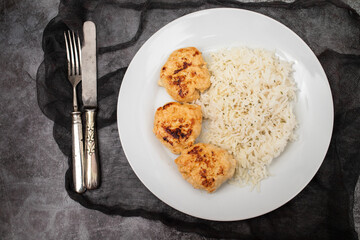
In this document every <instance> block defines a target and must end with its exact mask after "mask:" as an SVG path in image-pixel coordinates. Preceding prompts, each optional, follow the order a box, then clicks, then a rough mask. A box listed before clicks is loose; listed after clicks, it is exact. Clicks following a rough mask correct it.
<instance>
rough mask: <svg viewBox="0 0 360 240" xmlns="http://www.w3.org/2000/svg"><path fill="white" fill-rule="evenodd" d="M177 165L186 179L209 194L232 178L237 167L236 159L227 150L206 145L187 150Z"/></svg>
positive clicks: (177, 160) (194, 146)
mask: <svg viewBox="0 0 360 240" xmlns="http://www.w3.org/2000/svg"><path fill="white" fill-rule="evenodd" d="M175 163H176V164H177V166H178V169H179V171H180V173H181V175H182V176H183V178H184V179H186V180H187V181H188V182H189V183H191V184H192V185H193V186H194V187H195V188H198V189H204V190H206V191H208V192H209V193H211V192H214V191H215V190H216V189H217V188H219V187H220V186H221V184H223V183H224V182H226V181H227V180H228V179H230V178H232V176H233V175H234V172H235V167H236V162H235V159H234V158H233V156H232V155H230V154H229V153H228V152H227V151H226V150H224V149H222V148H219V147H216V146H214V145H211V144H204V143H198V144H195V145H193V146H192V147H190V148H188V149H185V150H184V151H183V152H182V153H181V155H180V156H179V157H178V158H177V159H175Z"/></svg>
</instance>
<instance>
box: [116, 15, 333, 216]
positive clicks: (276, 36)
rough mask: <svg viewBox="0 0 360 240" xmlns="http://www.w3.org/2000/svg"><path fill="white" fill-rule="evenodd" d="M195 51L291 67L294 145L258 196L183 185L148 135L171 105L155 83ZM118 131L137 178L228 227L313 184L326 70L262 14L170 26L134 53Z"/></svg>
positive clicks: (327, 107) (324, 137)
mask: <svg viewBox="0 0 360 240" xmlns="http://www.w3.org/2000/svg"><path fill="white" fill-rule="evenodd" d="M187 46H194V47H197V48H198V49H199V50H200V51H202V52H205V54H206V52H207V51H211V50H216V49H219V48H221V47H230V46H248V47H259V48H266V49H269V50H275V51H276V53H277V54H278V55H279V56H280V57H281V58H283V59H286V60H288V61H293V62H294V68H295V74H294V78H295V81H296V83H297V86H298V88H299V91H298V92H297V102H296V106H295V114H296V116H297V120H298V122H299V129H298V130H297V133H298V135H299V139H298V140H297V141H296V142H293V143H290V144H288V145H287V147H286V149H285V151H284V152H283V153H282V154H281V155H280V156H279V157H278V158H276V159H275V160H273V162H272V163H271V165H270V168H269V170H270V172H271V173H272V174H273V176H271V177H269V178H267V179H265V180H264V181H262V184H261V192H258V191H250V188H248V187H245V188H240V187H237V186H233V185H230V184H225V185H224V186H222V187H221V188H220V189H219V190H218V191H216V192H215V193H213V194H208V193H206V192H204V191H200V190H196V189H194V188H193V187H192V186H191V185H190V184H189V183H188V182H186V181H185V180H184V179H183V178H182V177H181V175H180V173H179V172H178V170H177V167H176V165H175V163H174V159H175V158H176V155H173V154H171V153H170V152H169V151H168V150H167V149H165V148H164V147H163V146H162V144H161V143H160V142H159V141H158V140H157V139H156V137H155V136H154V134H153V132H152V128H153V120H154V113H155V110H156V109H157V107H159V106H162V105H163V104H165V103H167V102H170V101H173V100H172V99H171V98H170V97H169V95H168V94H167V93H166V91H165V89H164V88H162V87H159V86H158V85H157V80H158V79H159V74H160V68H161V67H162V65H163V64H164V63H165V61H166V60H167V58H168V56H169V55H170V53H171V52H172V51H174V50H176V49H178V48H181V47H187ZM117 110H118V111H117V114H118V116H117V117H118V118H117V119H118V128H119V135H120V139H121V142H122V147H123V149H124V151H125V154H126V156H127V159H128V161H129V163H130V165H131V167H132V168H133V170H134V171H135V173H136V175H137V176H138V177H139V179H140V180H141V181H142V182H143V183H144V185H145V186H146V187H147V188H148V189H149V190H150V191H151V192H152V193H153V194H155V195H156V196H157V197H158V198H159V199H161V200H162V201H163V202H165V203H167V204H168V205H170V206H171V207H173V208H175V209H177V210H179V211H181V212H184V213H187V214H189V215H192V216H196V217H199V218H203V219H209V220H219V221H230V220H242V219H247V218H252V217H255V216H259V215H262V214H265V213H267V212H270V211H272V210H274V209H276V208H278V207H280V206H282V205H283V204H285V203H286V202H288V201H289V200H290V199H292V198H293V197H294V196H296V195H297V194H298V193H299V192H300V191H301V190H302V189H303V188H304V187H305V186H306V185H307V184H308V183H309V182H310V180H311V179H312V178H313V176H314V175H315V173H316V172H317V170H318V169H319V167H320V165H321V163H322V161H323V159H324V157H325V154H326V152H327V149H328V146H329V143H330V138H331V134H332V127H333V103H332V96H331V91H330V87H329V83H328V81H327V78H326V75H325V73H324V70H323V69H322V67H321V65H320V63H319V61H318V59H317V58H316V56H315V55H314V53H313V52H312V51H311V50H310V48H309V47H308V46H307V45H306V44H305V43H304V42H303V41H302V40H301V39H300V38H299V37H298V36H297V35H296V34H295V33H294V32H292V31H291V30H290V29H288V28H287V27H285V26H284V25H282V24H281V23H279V22H277V21H275V20H273V19H271V18H269V17H266V16H264V15H261V14H258V13H255V12H251V11H246V10H238V9H227V8H217V9H210V10H204V11H199V12H195V13H192V14H189V15H186V16H184V17H181V18H179V19H176V20H175V21H173V22H171V23H169V24H167V25H166V26H165V27H163V28H162V29H160V30H159V31H158V32H156V33H155V34H154V35H153V36H152V37H151V38H150V39H149V40H148V41H147V42H146V43H145V44H144V45H143V46H142V47H141V49H140V50H139V51H138V52H137V54H136V55H135V57H134V58H133V60H132V61H131V63H130V65H129V68H128V70H127V72H126V74H125V76H124V79H123V82H122V85H121V89H120V94H119V100H118V109H117Z"/></svg>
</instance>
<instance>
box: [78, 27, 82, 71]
mask: <svg viewBox="0 0 360 240" xmlns="http://www.w3.org/2000/svg"><path fill="white" fill-rule="evenodd" d="M77 40H78V49H79V74H81V73H82V68H81V43H80V37H79V34H77Z"/></svg>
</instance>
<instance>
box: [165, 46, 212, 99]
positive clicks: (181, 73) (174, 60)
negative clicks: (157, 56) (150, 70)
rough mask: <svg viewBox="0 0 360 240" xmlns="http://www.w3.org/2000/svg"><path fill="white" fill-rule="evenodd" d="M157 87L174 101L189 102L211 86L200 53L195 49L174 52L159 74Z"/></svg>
mask: <svg viewBox="0 0 360 240" xmlns="http://www.w3.org/2000/svg"><path fill="white" fill-rule="evenodd" d="M159 85H160V86H163V87H165V89H166V91H167V92H168V94H169V95H170V96H171V97H172V98H173V99H174V100H176V101H179V102H191V101H194V100H196V99H198V98H199V97H200V93H199V91H200V92H203V91H205V90H206V89H208V88H209V87H210V85H211V82H210V74H209V71H208V69H207V67H206V63H205V61H204V59H203V57H202V54H201V52H200V51H199V50H198V49H196V48H195V47H188V48H181V49H178V50H176V51H174V52H173V53H172V54H171V55H170V57H169V58H168V60H167V62H166V63H165V65H164V66H163V67H162V69H161V72H160V80H159Z"/></svg>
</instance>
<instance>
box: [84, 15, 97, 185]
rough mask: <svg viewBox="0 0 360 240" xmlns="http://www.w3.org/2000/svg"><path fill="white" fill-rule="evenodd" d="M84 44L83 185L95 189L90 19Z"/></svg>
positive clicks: (94, 72)
mask: <svg viewBox="0 0 360 240" xmlns="http://www.w3.org/2000/svg"><path fill="white" fill-rule="evenodd" d="M83 31H84V45H83V48H82V57H81V58H82V69H83V72H82V101H83V104H84V110H85V138H84V145H85V147H84V162H85V186H86V188H87V189H95V188H97V187H98V186H99V181H100V175H99V161H98V142H97V131H96V111H97V65H96V27H95V24H94V23H93V22H92V21H86V22H85V23H84V25H83Z"/></svg>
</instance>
